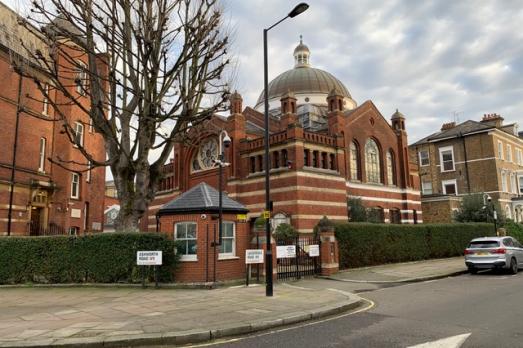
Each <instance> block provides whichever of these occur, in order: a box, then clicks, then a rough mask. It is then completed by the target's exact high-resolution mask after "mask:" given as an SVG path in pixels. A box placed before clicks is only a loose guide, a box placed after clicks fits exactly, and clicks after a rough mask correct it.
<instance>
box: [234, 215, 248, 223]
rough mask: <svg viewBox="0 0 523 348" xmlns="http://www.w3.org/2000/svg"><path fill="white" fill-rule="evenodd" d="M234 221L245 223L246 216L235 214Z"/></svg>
mask: <svg viewBox="0 0 523 348" xmlns="http://www.w3.org/2000/svg"><path fill="white" fill-rule="evenodd" d="M236 220H238V221H240V222H245V221H247V214H237V215H236Z"/></svg>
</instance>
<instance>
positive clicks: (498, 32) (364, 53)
mask: <svg viewBox="0 0 523 348" xmlns="http://www.w3.org/2000/svg"><path fill="white" fill-rule="evenodd" d="M298 2H299V1H283V0H259V1H258V0H249V1H245V0H226V1H225V12H226V15H227V18H228V20H229V21H230V23H231V25H232V28H233V30H234V32H233V34H234V35H233V36H234V40H233V51H232V52H233V53H234V55H236V59H237V62H238V67H237V78H236V88H237V89H238V91H239V92H240V93H241V94H242V95H243V99H244V105H250V106H252V105H254V103H255V102H256V100H257V98H258V96H259V94H260V92H261V90H262V88H263V43H262V31H263V28H266V27H268V26H270V25H272V24H273V23H275V22H276V21H278V20H279V19H280V18H282V17H283V16H285V15H286V14H287V13H288V12H289V10H290V9H292V8H293V7H294V5H296V4H297V3H298ZM309 4H310V8H309V9H308V10H307V11H306V12H304V13H303V14H301V15H299V16H298V17H295V18H293V19H287V20H286V21H285V22H283V23H281V24H280V25H278V26H277V27H275V28H274V29H272V30H271V31H270V32H269V62H270V63H269V80H270V79H272V78H274V77H276V76H277V75H278V74H279V73H281V72H283V71H285V70H287V69H290V68H292V67H293V64H294V61H293V57H292V51H293V50H294V47H295V46H296V45H297V43H298V41H299V35H300V34H301V35H303V39H304V43H305V44H307V45H308V46H309V48H310V50H311V63H312V65H313V66H314V67H316V68H320V69H323V70H326V71H328V72H330V73H332V74H333V75H334V76H336V77H337V78H338V79H340V80H341V81H342V82H343V83H344V84H345V86H347V88H348V89H349V91H350V93H351V94H352V97H353V98H354V99H355V100H356V102H357V103H358V105H359V104H362V103H363V102H364V101H365V100H369V99H370V100H372V101H373V102H374V103H375V104H376V106H377V107H378V109H379V110H380V111H381V113H382V114H383V115H384V116H385V117H386V118H389V117H390V115H392V113H393V112H394V111H395V109H396V108H398V109H399V110H400V111H401V112H402V113H404V114H405V115H406V117H407V131H408V133H409V142H414V141H415V140H417V139H419V138H422V137H424V136H425V135H427V134H430V133H432V132H434V131H436V130H438V129H439V128H440V126H441V124H442V123H444V122H449V121H453V120H455V118H457V119H458V120H459V121H461V122H462V121H464V120H467V119H474V120H479V119H480V118H481V116H482V115H483V114H485V113H494V112H495V113H498V114H501V115H502V116H503V117H504V118H505V122H506V123H508V122H518V123H520V124H521V130H523V31H522V30H520V27H521V23H523V1H521V0H519V1H509V0H504V1H486V0H481V1H464V0H460V1H453V0H437V1H428V0H425V1H417V0H411V1H407V0H405V1H402V0H387V1H383V0H377V1H372V0H365V1H349V0H325V1H312V0H310V1H309Z"/></svg>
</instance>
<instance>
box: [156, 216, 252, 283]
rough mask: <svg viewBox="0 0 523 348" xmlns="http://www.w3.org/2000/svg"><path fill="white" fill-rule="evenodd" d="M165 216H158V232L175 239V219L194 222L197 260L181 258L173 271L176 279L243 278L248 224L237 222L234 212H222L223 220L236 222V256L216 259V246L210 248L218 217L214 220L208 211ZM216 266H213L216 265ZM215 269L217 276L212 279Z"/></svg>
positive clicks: (197, 280)
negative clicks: (206, 212)
mask: <svg viewBox="0 0 523 348" xmlns="http://www.w3.org/2000/svg"><path fill="white" fill-rule="evenodd" d="M205 215H206V218H205V219H202V216H201V214H188V215H164V216H161V218H160V232H161V233H165V234H166V235H167V236H168V237H169V238H174V229H175V227H174V226H175V223H176V222H185V221H191V222H196V224H197V227H196V238H197V245H198V247H197V261H181V265H180V267H179V268H178V269H177V270H176V273H175V280H176V281H177V282H184V283H194V282H213V281H224V280H231V279H240V278H243V277H245V249H248V247H249V245H250V232H249V225H248V223H246V222H238V221H236V214H224V215H223V221H233V222H235V228H236V230H235V235H236V250H235V255H236V257H234V258H230V259H219V257H218V252H217V247H216V248H215V247H212V246H211V243H212V241H213V240H214V231H215V228H216V240H218V220H217V219H216V220H213V219H212V217H211V214H205ZM215 265H216V266H215ZM215 272H216V278H215Z"/></svg>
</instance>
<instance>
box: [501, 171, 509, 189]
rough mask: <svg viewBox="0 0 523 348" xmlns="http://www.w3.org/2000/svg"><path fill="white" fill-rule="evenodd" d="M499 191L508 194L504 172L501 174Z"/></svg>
mask: <svg viewBox="0 0 523 348" xmlns="http://www.w3.org/2000/svg"><path fill="white" fill-rule="evenodd" d="M501 191H502V192H508V187H507V173H505V172H501Z"/></svg>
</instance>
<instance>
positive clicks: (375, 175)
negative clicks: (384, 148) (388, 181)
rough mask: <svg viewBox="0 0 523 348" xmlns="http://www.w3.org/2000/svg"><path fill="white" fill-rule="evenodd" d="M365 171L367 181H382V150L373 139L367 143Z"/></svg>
mask: <svg viewBox="0 0 523 348" xmlns="http://www.w3.org/2000/svg"><path fill="white" fill-rule="evenodd" d="M365 173H366V174H367V175H366V177H367V182H375V183H380V182H381V172H380V150H379V149H378V144H376V142H375V141H374V140H372V139H369V140H367V143H366V144H365Z"/></svg>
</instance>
